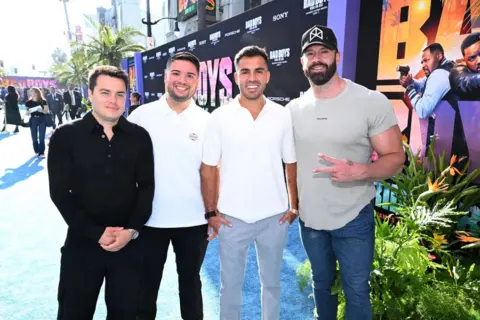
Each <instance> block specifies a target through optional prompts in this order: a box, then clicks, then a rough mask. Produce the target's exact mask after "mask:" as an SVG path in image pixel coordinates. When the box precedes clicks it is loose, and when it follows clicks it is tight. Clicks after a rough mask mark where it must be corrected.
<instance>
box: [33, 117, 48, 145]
mask: <svg viewBox="0 0 480 320" xmlns="http://www.w3.org/2000/svg"><path fill="white" fill-rule="evenodd" d="M46 130H47V124H46V122H45V118H44V117H43V116H40V117H35V116H33V117H31V118H30V133H31V134H32V141H33V151H34V152H35V153H36V154H43V153H45V131H46Z"/></svg>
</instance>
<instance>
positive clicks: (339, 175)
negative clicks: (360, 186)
mask: <svg viewBox="0 0 480 320" xmlns="http://www.w3.org/2000/svg"><path fill="white" fill-rule="evenodd" d="M318 157H319V158H320V159H322V160H325V161H327V162H328V163H330V164H331V166H330V167H323V168H315V169H313V172H314V173H320V172H325V173H329V174H330V178H331V180H332V181H336V182H352V181H356V180H361V179H362V176H363V174H364V173H365V170H366V165H364V164H360V163H355V162H352V161H350V160H347V159H336V158H333V157H330V156H327V155H326V154H322V153H319V154H318Z"/></svg>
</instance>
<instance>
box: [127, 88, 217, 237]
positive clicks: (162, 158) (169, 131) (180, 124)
mask: <svg viewBox="0 0 480 320" xmlns="http://www.w3.org/2000/svg"><path fill="white" fill-rule="evenodd" d="M209 118H210V114H209V113H208V112H207V111H205V110H203V109H202V108H200V107H198V106H197V105H196V104H195V102H194V101H193V100H192V103H191V104H190V105H189V106H188V107H187V108H186V109H185V110H184V111H183V112H182V113H180V114H177V113H176V112H175V111H173V110H172V109H171V108H170V107H169V106H168V104H167V100H166V95H164V96H163V97H162V98H160V100H157V101H154V102H151V103H147V104H145V105H142V106H140V107H138V108H137V109H135V110H134V111H133V112H132V114H131V115H130V116H129V117H128V120H129V121H131V122H134V123H136V124H138V125H140V126H142V127H143V128H145V129H146V130H147V131H148V133H149V134H150V137H151V139H152V143H153V152H154V157H155V160H154V161H155V195H154V198H153V208H152V215H151V216H150V219H149V220H148V221H147V223H146V226H149V227H154V228H177V227H191V226H198V225H202V224H206V223H207V221H206V220H205V217H204V214H205V207H204V204H203V198H202V192H201V185H200V166H201V164H202V144H203V140H204V133H205V129H206V126H207V123H208V120H209Z"/></svg>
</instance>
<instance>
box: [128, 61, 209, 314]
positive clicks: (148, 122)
mask: <svg viewBox="0 0 480 320" xmlns="http://www.w3.org/2000/svg"><path fill="white" fill-rule="evenodd" d="M199 70H200V62H199V60H198V58H197V57H196V56H194V55H193V54H191V53H188V52H181V53H177V54H175V55H173V56H171V57H170V58H169V60H168V62H167V70H166V71H165V84H166V89H167V92H166V94H165V95H163V96H162V98H161V99H160V100H158V101H154V102H151V103H147V104H145V105H142V107H141V108H137V109H135V110H134V111H133V112H132V114H131V115H130V116H129V117H128V120H130V121H131V122H134V123H137V124H138V125H140V126H142V127H144V128H145V129H146V130H147V131H148V132H149V134H150V136H151V138H152V142H153V151H154V156H155V196H154V199H153V206H152V215H151V217H150V219H149V220H148V221H147V223H146V226H145V230H143V231H142V235H141V236H140V237H139V241H140V242H142V243H143V248H144V249H145V260H144V263H145V267H144V269H143V283H142V290H143V292H142V296H141V301H140V302H141V303H140V310H139V316H138V319H139V320H154V319H155V315H156V311H157V309H156V303H157V296H158V290H159V287H160V282H161V279H162V273H163V267H164V264H165V261H166V259H167V251H168V247H169V245H170V242H171V243H172V245H173V250H174V251H175V256H176V263H177V272H178V283H179V293H180V309H181V315H182V319H200V320H201V319H203V303H202V292H201V287H202V284H201V281H200V268H201V265H202V263H203V259H204V257H205V252H206V249H207V244H208V241H207V236H208V228H207V220H206V218H205V215H204V214H205V207H204V204H203V199H202V193H201V185H200V166H201V164H202V143H203V140H204V137H205V133H204V131H205V128H206V125H207V122H208V119H209V118H210V114H209V113H208V112H206V111H205V110H203V109H202V108H200V107H198V106H197V105H196V104H195V101H194V100H193V99H192V97H193V95H194V94H195V92H196V90H197V87H198V79H199V78H198V75H199ZM120 196H121V195H120Z"/></svg>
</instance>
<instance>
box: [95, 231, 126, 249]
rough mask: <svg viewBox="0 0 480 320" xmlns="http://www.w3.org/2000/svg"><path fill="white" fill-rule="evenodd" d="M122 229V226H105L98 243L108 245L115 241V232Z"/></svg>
mask: <svg viewBox="0 0 480 320" xmlns="http://www.w3.org/2000/svg"><path fill="white" fill-rule="evenodd" d="M120 230H123V228H122V227H106V228H105V231H104V232H103V234H102V236H101V237H100V240H98V243H100V244H101V245H109V244H112V243H114V242H115V232H116V231H120Z"/></svg>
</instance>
